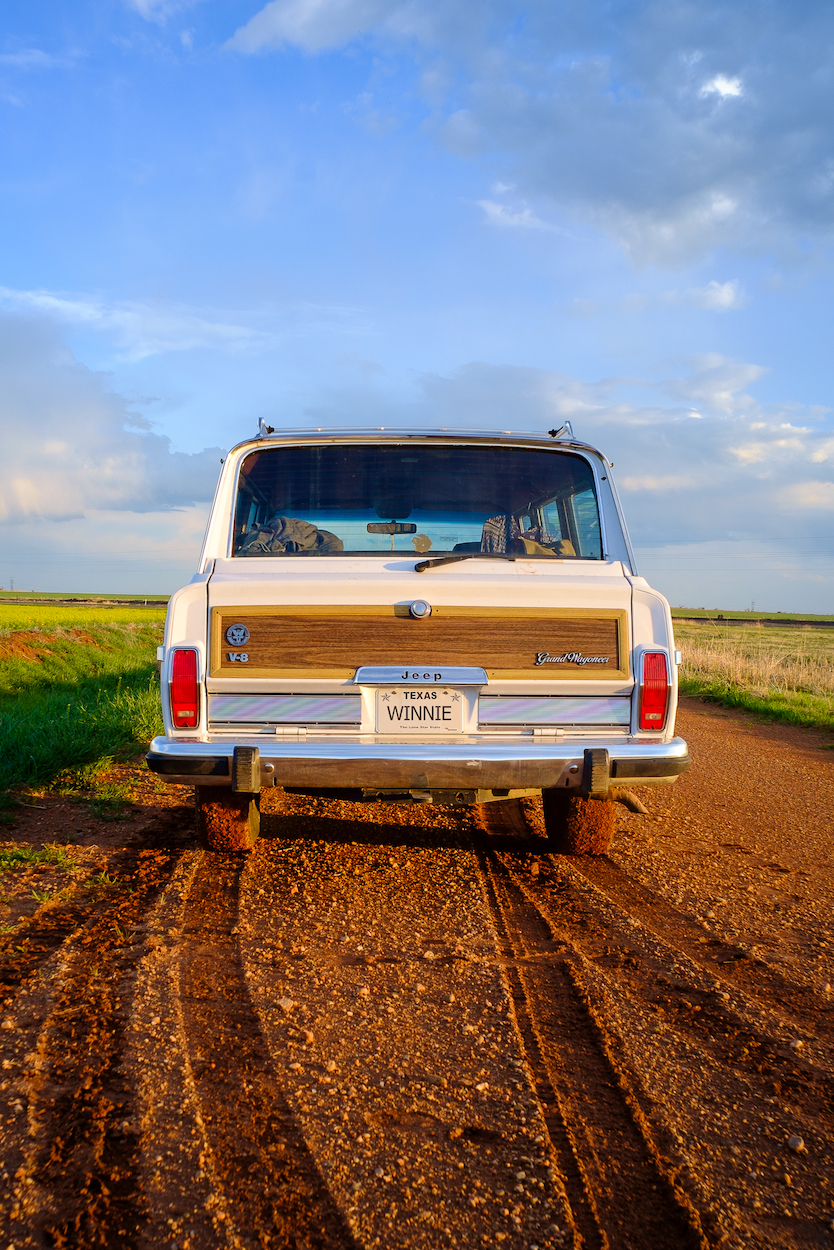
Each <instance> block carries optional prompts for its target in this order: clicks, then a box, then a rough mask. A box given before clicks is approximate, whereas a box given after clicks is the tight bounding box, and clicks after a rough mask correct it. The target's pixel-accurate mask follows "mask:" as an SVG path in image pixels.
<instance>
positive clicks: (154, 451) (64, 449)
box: [0, 317, 221, 524]
mask: <svg viewBox="0 0 834 1250" xmlns="http://www.w3.org/2000/svg"><path fill="white" fill-rule="evenodd" d="M220 455H221V453H220V451H219V449H218V448H211V449H208V450H206V451H203V452H199V453H197V454H195V455H187V454H185V453H182V452H173V451H172V450H171V444H170V440H169V439H167V438H165V437H163V436H161V435H159V434H155V433H153V432H151V431H150V429H149V426H148V422H147V421H145V420H144V418H142V417H140V416H137V415H136V414H132V413H131V412H130V410H129V409H128V406H127V404H126V401H125V400H124V399H123V398H122V397H121V396H120V395H116V394H114V393H113V392H112V391H110V390H109V389H108V385H107V379H106V376H105V375H103V374H100V373H93V372H92V371H91V370H89V369H87V368H85V367H84V366H83V365H80V364H78V363H77V362H76V361H75V360H74V359H73V357H72V355H71V354H70V353H69V352H68V351H67V349H66V348H65V347H64V346H63V344H62V343H61V341H60V338H59V337H58V335H57V334H56V332H55V330H54V328H53V327H50V326H49V325H48V324H47V323H45V322H43V321H40V322H38V321H35V320H25V319H22V318H12V317H4V318H0V523H3V524H9V523H19V522H21V521H33V520H42V519H52V520H60V519H64V518H69V517H74V516H75V517H77V516H83V515H85V513H87V512H88V511H89V510H90V509H94V510H96V509H97V510H101V509H110V510H114V509H115V510H119V511H121V510H133V511H138V512H145V511H153V510H159V509H160V508H163V509H164V508H177V507H183V506H187V505H190V504H192V503H194V502H195V501H200V500H206V499H209V498H211V493H212V491H213V489H214V483H215V481H216V478H217V473H218V471H219V463H218V462H219V458H220Z"/></svg>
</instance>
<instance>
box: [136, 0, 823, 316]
mask: <svg viewBox="0 0 834 1250" xmlns="http://www.w3.org/2000/svg"><path fill="white" fill-rule="evenodd" d="M139 2H141V3H144V4H151V3H156V2H157V0H137V3H139ZM626 8H627V10H628V12H627V20H625V21H622V22H620V21H615V20H614V19H613V18H612V16H611V9H610V6H609V5H608V4H606V3H605V2H604V0H588V3H586V4H584V5H573V6H554V5H552V4H540V3H539V4H533V5H528V6H520V5H519V4H518V3H513V2H511V3H509V4H507V3H506V2H505V0H457V3H455V4H449V3H448V0H272V2H271V3H269V4H267V5H266V6H265V7H263V8H261V10H260V11H259V12H258V13H256V14H255V16H254V17H253V18H252V19H251V20H250V21H249V22H247V23H246V25H244V26H242V27H241V28H240V29H239V30H238V31H237V32H236V34H235V35H234V36H233V38H232V39H231V40H230V41H229V44H228V45H227V46H229V47H232V48H235V49H237V50H238V51H240V52H249V53H252V52H260V51H263V50H266V49H269V48H280V47H282V46H286V45H291V46H294V47H299V48H302V49H304V50H306V51H308V52H311V53H315V52H320V51H329V50H333V49H335V48H338V47H341V46H344V45H345V44H347V43H349V42H350V41H351V40H354V39H356V38H357V37H358V36H359V35H367V36H370V37H372V38H374V39H375V46H374V55H375V57H376V58H377V63H378V64H379V63H380V62H382V63H383V64H384V62H385V59H386V58H389V59H390V62H391V63H393V61H394V60H395V59H396V60H397V62H398V63H400V64H401V61H402V56H403V49H404V48H405V49H406V50H407V51H408V52H410V53H412V55H413V57H414V65H415V71H416V77H417V79H418V80H419V78H420V76H421V75H423V74H424V73H425V84H426V87H425V89H426V103H427V107H428V108H429V109H430V110H431V114H432V125H433V126H434V133H435V134H436V136H437V138H438V140H439V141H440V142H442V143H444V144H445V145H446V146H448V147H449V148H451V149H452V150H453V151H455V152H456V153H457V154H458V155H460V156H462V157H465V158H467V159H471V158H475V159H483V158H488V159H489V162H490V167H491V176H492V177H493V178H495V179H496V180H497V181H499V182H501V183H507V184H514V185H515V186H516V187H517V188H518V194H519V196H520V197H521V198H523V199H527V200H528V201H529V202H530V203H535V204H536V205H537V206H538V211H539V213H540V214H542V215H543V217H545V218H549V217H550V216H551V214H550V211H549V209H548V210H545V209H544V208H543V207H542V206H543V205H545V204H546V203H549V204H552V205H553V207H554V212H555V211H557V210H558V211H559V212H560V213H561V214H563V215H569V216H570V217H571V218H572V219H578V220H580V221H582V222H583V223H585V224H587V223H588V222H592V223H595V224H596V225H597V226H598V227H599V228H601V229H603V230H605V231H607V232H608V233H610V234H611V235H612V236H614V237H615V238H616V239H617V241H618V242H619V243H620V244H621V245H622V246H623V247H624V248H625V249H626V250H627V251H628V253H629V255H630V256H631V257H633V259H634V260H635V262H636V263H638V264H645V263H660V264H668V265H680V264H682V263H686V262H688V261H690V260H692V259H694V258H696V257H699V256H702V255H703V254H705V253H707V252H709V251H710V250H712V249H715V248H718V247H727V246H729V247H738V248H742V249H744V250H748V251H749V250H750V249H751V248H759V249H773V248H781V247H783V246H784V245H785V244H786V243H796V242H798V241H799V240H800V239H801V240H803V241H804V240H806V239H807V238H808V237H809V236H816V237H823V238H830V237H831V235H832V232H834V212H832V196H834V131H832V128H831V127H830V125H829V124H828V118H829V117H830V116H831V114H832V110H834V79H833V78H832V76H831V75H830V73H829V72H828V59H829V49H830V47H831V42H832V38H834V14H832V10H831V7H830V6H826V5H822V4H815V5H812V6H810V7H809V6H806V8H807V10H808V11H807V13H806V12H805V11H803V21H802V23H801V26H800V27H797V23H796V10H795V6H792V5H791V4H789V3H788V2H787V0H781V2H779V3H776V4H771V5H768V6H765V7H764V8H763V7H762V6H761V5H760V4H758V3H756V2H755V0H737V3H736V4H735V5H734V6H733V9H732V20H731V21H730V20H727V15H726V11H725V9H726V6H724V7H722V6H721V5H719V4H718V3H717V0H704V2H703V3H701V4H698V5H692V4H678V5H671V6H670V5H657V4H655V3H653V2H652V0H633V3H630V4H629V5H627V6H626ZM522 16H523V21H521V20H520V18H521V17H522ZM692 49H696V51H692ZM427 65H430V72H426V66H427ZM731 65H743V66H744V73H743V76H742V75H741V74H733V73H732V72H728V70H727V66H731ZM406 98H407V99H408V100H409V103H408V104H407V105H404V107H407V108H408V109H411V108H412V98H411V95H410V93H409V92H405V93H404V96H403V99H404V100H405V99H406ZM742 100H743V101H744V107H743V109H742V108H736V107H725V105H730V104H732V103H733V102H741V101H742ZM721 306H723V305H721Z"/></svg>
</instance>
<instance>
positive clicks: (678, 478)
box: [620, 473, 695, 493]
mask: <svg viewBox="0 0 834 1250" xmlns="http://www.w3.org/2000/svg"><path fill="white" fill-rule="evenodd" d="M620 485H621V486H622V488H623V490H626V491H653V492H655V493H657V492H663V493H665V492H668V491H670V490H689V489H690V488H691V487H693V486H694V485H695V480H694V478H692V477H686V476H683V475H681V474H679V473H677V474H676V473H668V474H666V476H665V477H663V476H660V477H658V476H656V475H655V476H653V475H652V474H643V475H642V476H638V477H624V478H621V479H620Z"/></svg>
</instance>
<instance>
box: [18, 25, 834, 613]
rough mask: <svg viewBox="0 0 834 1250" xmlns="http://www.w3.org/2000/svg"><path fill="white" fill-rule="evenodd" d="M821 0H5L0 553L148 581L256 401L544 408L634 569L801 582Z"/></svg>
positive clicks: (811, 501) (810, 426) (830, 201)
mask: <svg viewBox="0 0 834 1250" xmlns="http://www.w3.org/2000/svg"><path fill="white" fill-rule="evenodd" d="M833 35H834V10H832V8H831V6H830V5H826V4H822V3H815V2H814V0H806V3H805V4H803V5H801V6H798V5H789V4H786V3H778V2H773V0H772V2H770V3H766V2H764V0H762V2H758V3H753V2H751V0H735V2H734V3H733V4H717V3H710V2H709V0H700V2H698V3H675V2H674V0H665V2H664V3H639V2H636V0H630V2H627V0H620V2H617V0H607V2H602V0H587V2H586V3H585V4H582V5H577V4H576V3H567V2H564V0H563V2H559V0H535V2H532V3H515V2H513V0H457V3H456V4H454V5H449V4H448V2H445V3H443V2H441V0H272V2H271V3H268V4H267V5H266V6H263V5H261V4H259V3H258V0H252V2H250V0H194V2H191V3H176V2H175V0H170V2H169V0H97V2H96V3H83V2H82V0H52V3H50V4H49V5H46V4H40V5H39V4H37V3H34V4H33V3H31V0H30V3H27V4H23V3H15V2H14V0H8V2H7V3H6V5H4V9H3V19H2V31H1V32H0V524H2V526H3V536H4V539H5V541H4V542H3V543H2V549H0V584H2V585H4V586H8V585H9V581H10V579H11V578H14V579H15V586H18V587H21V588H26V589H30V588H40V589H48V588H49V589H71V590H80V589H87V590H125V591H127V590H135V591H145V590H148V591H162V590H170V589H173V588H174V587H175V586H176V585H177V584H179V583H180V582H181V581H182V580H184V578H186V577H187V576H188V575H189V574H190V572H191V570H192V569H193V565H194V561H195V558H196V549H197V547H198V545H199V539H200V535H201V531H202V526H203V523H204V519H205V514H206V509H207V504H208V500H209V499H210V496H211V491H212V489H213V485H214V480H215V477H216V472H217V470H218V469H219V460H220V457H221V455H222V454H223V451H224V450H225V449H226V448H228V447H229V446H231V445H233V444H234V443H235V442H237V441H239V440H240V439H241V438H242V437H245V436H246V435H248V434H249V433H250V432H253V431H254V429H255V428H256V425H257V420H258V418H259V417H261V416H263V417H266V418H267V419H268V420H269V422H270V424H274V425H275V424H289V425H298V424H321V423H324V422H327V423H332V424H340V423H355V422H358V423H372V424H381V423H383V422H391V423H398V422H404V421H410V420H413V421H419V422H420V423H428V424H433V423H439V424H449V423H452V424H462V425H477V426H483V425H495V426H496V427H498V428H508V427H512V426H515V427H516V428H520V429H534V428H543V429H546V428H549V426H550V425H551V423H552V422H553V421H556V420H559V419H564V418H565V417H570V419H571V420H572V421H573V424H574V428H575V430H576V431H577V433H578V434H579V435H580V436H581V437H585V438H587V439H588V440H589V441H592V442H598V443H599V444H600V445H601V446H602V447H603V448H604V449H605V450H606V451H607V452H608V454H609V455H610V456H611V457H612V458H613V459H614V461H615V471H616V473H617V475H618V480H619V483H620V486H621V490H622V494H623V499H624V503H625V507H626V510H627V514H628V516H629V518H630V522H631V527H632V532H633V536H634V539H635V543H636V546H637V549H638V553H639V556H640V564H641V568H642V570H643V571H644V572H645V573H646V574H647V576H649V577H650V579H651V580H652V581H653V582H654V583H655V584H657V585H658V586H659V587H660V588H661V589H663V590H664V591H665V592H666V593H667V594H668V595H669V597H670V598H671V600H672V602H673V603H681V604H689V605H691V606H701V605H703V606H719V607H722V606H723V607H727V608H733V607H744V606H749V604H750V603H751V602H755V604H756V606H757V607H758V608H762V609H765V610H776V609H785V610H788V609H794V610H807V611H820V612H831V611H834V602H832V596H831V589H830V588H831V574H832V571H834V551H833V550H832V541H831V534H832V527H831V521H832V517H834V477H832V464H834V419H832V387H831V374H832V368H831V360H832V356H833V355H834V354H833V353H832V348H831V345H830V339H831V326H832V273H831V266H832V251H831V236H832V226H833V225H834V131H832V128H831V126H830V118H831V116H832V115H834V69H832V64H831V56H830V49H831V46H832V36H833Z"/></svg>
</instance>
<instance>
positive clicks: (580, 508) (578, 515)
mask: <svg viewBox="0 0 834 1250" xmlns="http://www.w3.org/2000/svg"><path fill="white" fill-rule="evenodd" d="M570 506H571V507H572V509H573V522H574V528H575V531H576V537H577V539H578V542H579V554H580V555H581V556H585V558H586V559H591V560H601V559H602V543H601V542H600V534H599V512H598V510H597V501H596V497H595V495H594V492H593V491H592V490H583V491H582V492H581V494H578V495H574V496H573V498H572V499H571V501H570Z"/></svg>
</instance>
